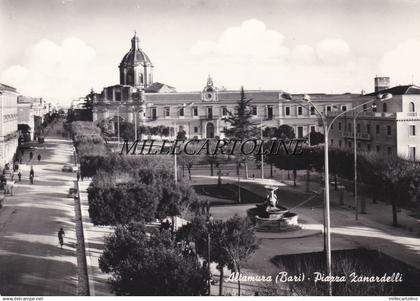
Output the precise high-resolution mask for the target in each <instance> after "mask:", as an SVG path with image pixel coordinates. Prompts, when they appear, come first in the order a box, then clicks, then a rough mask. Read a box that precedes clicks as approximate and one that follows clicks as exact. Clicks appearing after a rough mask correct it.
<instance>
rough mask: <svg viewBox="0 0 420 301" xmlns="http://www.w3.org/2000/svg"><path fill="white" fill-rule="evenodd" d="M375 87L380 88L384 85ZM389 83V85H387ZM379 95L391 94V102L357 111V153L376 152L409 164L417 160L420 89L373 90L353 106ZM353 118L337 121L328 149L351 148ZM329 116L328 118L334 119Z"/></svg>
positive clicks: (419, 128) (418, 154)
mask: <svg viewBox="0 0 420 301" xmlns="http://www.w3.org/2000/svg"><path fill="white" fill-rule="evenodd" d="M375 83H378V84H383V81H377V80H376V79H375ZM388 83H389V81H388ZM380 93H391V94H392V98H391V99H390V100H387V101H384V102H380V101H375V103H374V105H373V106H371V105H369V106H364V107H362V108H360V113H358V115H357V118H356V143H357V146H356V147H357V149H358V151H365V152H376V153H378V154H379V155H381V156H392V155H398V156H400V157H402V158H407V159H410V160H419V158H420V153H419V151H420V136H419V133H418V131H419V130H420V114H419V112H418V111H419V110H420V87H417V86H414V85H406V86H396V87H393V88H389V87H386V86H381V87H377V86H375V92H374V93H371V94H368V95H365V96H363V97H361V98H360V100H358V102H357V103H356V104H362V103H363V102H366V101H368V100H371V99H375V98H376V96H377V95H378V94H380ZM353 116H354V115H353V114H349V115H348V116H346V115H345V116H343V117H341V118H338V119H337V121H336V122H335V123H334V126H333V128H332V129H331V134H330V141H329V142H330V145H331V146H335V147H339V148H347V149H351V150H352V149H353V148H354V145H353V143H354V141H353V140H354V130H353V128H354V118H353ZM333 117H334V114H330V115H329V118H330V119H331V118H333Z"/></svg>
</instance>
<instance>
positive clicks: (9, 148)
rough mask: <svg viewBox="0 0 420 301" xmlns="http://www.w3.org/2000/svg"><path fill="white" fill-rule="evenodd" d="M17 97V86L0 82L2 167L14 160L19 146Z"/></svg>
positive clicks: (0, 157) (0, 151) (0, 150)
mask: <svg viewBox="0 0 420 301" xmlns="http://www.w3.org/2000/svg"><path fill="white" fill-rule="evenodd" d="M17 98H18V93H17V91H16V89H15V88H13V87H10V86H7V85H3V84H0V167H4V165H5V164H7V163H11V162H12V160H13V156H14V154H15V152H16V148H17V146H18V137H19V132H18V130H17V120H18V111H17Z"/></svg>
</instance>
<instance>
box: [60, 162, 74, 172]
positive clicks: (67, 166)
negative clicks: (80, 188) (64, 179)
mask: <svg viewBox="0 0 420 301" xmlns="http://www.w3.org/2000/svg"><path fill="white" fill-rule="evenodd" d="M61 171H64V172H73V171H74V169H73V165H71V164H70V163H66V164H64V166H63V168H62V169H61Z"/></svg>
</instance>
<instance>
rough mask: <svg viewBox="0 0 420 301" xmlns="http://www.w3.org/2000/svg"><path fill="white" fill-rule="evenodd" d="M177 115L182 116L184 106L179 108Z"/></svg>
mask: <svg viewBox="0 0 420 301" xmlns="http://www.w3.org/2000/svg"><path fill="white" fill-rule="evenodd" d="M179 116H180V117H184V108H180V109H179Z"/></svg>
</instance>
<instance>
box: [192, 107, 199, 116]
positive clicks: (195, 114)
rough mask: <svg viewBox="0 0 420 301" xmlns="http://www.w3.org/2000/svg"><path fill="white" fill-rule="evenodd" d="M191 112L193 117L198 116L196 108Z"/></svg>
mask: <svg viewBox="0 0 420 301" xmlns="http://www.w3.org/2000/svg"><path fill="white" fill-rule="evenodd" d="M192 112H193V116H194V117H197V116H198V108H197V107H193V109H192Z"/></svg>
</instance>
